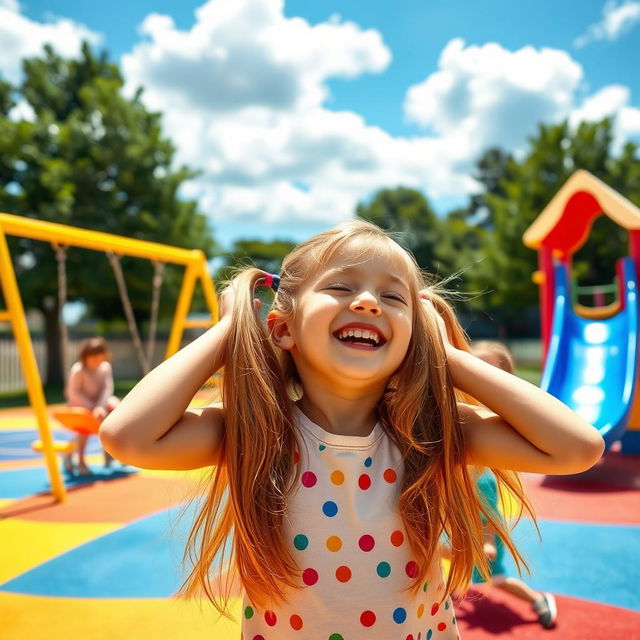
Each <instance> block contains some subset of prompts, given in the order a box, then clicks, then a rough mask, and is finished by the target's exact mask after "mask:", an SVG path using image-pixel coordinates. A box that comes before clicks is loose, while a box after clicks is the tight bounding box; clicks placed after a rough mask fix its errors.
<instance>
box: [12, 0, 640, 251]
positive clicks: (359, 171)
mask: <svg viewBox="0 0 640 640" xmlns="http://www.w3.org/2000/svg"><path fill="white" fill-rule="evenodd" d="M3 15H4V18H5V19H4V20H3ZM639 35H640V2H639V1H636V0H620V1H613V0H610V1H608V2H603V1H593V0H583V1H581V2H560V3H559V2H557V0H556V1H555V2H551V1H550V0H538V1H537V2H533V1H530V0H521V1H519V2H504V1H503V2H498V1H496V0H485V2H482V3H478V2H471V1H468V0H457V1H456V0H452V1H449V2H444V1H439V2H432V1H428V0H422V1H419V0H407V1H405V2H402V3H392V2H388V1H385V2H382V1H380V0H376V1H369V2H363V1H360V2H356V1H354V0H342V1H341V2H336V1H335V0H326V1H325V2H322V3H320V2H310V1H308V0H290V1H287V2H285V3H284V4H283V3H282V2H279V1H278V0H212V2H209V3H207V4H206V5H205V3H203V2H192V1H191V0H183V1H182V2H180V3H176V2H169V1H168V0H156V1H155V2H147V1H146V0H144V1H138V2H135V3H131V2H124V1H121V0H112V1H111V2H108V3H93V2H86V0H85V1H84V2H79V1H77V0H66V1H61V0H55V1H49V2H40V1H37V0H29V1H24V2H22V3H20V4H18V3H17V2H16V1H15V0H0V49H4V50H5V52H6V51H7V49H8V48H9V47H10V50H11V52H12V54H13V55H12V56H9V55H7V54H2V53H0V72H1V73H3V75H5V76H7V77H12V76H13V77H16V74H17V73H18V71H17V66H16V56H15V52H19V53H23V54H24V55H31V54H32V51H33V47H34V46H35V45H36V44H41V42H43V41H44V40H45V39H50V40H51V41H53V42H54V45H56V46H58V48H60V49H61V50H63V51H64V52H66V53H69V54H70V55H71V54H72V53H73V51H74V47H75V48H76V50H77V45H78V42H79V41H80V39H81V38H82V37H89V38H90V39H91V40H92V41H93V42H94V43H95V44H96V45H98V46H101V47H104V48H106V49H107V50H108V51H109V52H110V54H111V56H112V57H113V58H114V59H116V60H118V61H119V62H121V64H122V68H123V72H124V76H125V79H126V81H127V90H128V91H132V90H133V89H134V88H135V86H137V85H138V84H143V85H144V86H145V87H146V88H147V91H146V94H145V95H146V100H147V101H148V105H149V107H150V108H153V109H160V110H162V111H163V112H164V113H165V132H166V134H167V135H169V136H170V137H172V139H173V140H174V142H175V144H176V147H177V149H178V158H179V160H180V161H184V162H186V163H188V164H189V165H190V166H192V167H194V168H197V169H201V170H202V176H201V178H200V179H198V180H197V181H195V182H194V183H193V184H191V185H188V187H187V189H185V195H186V196H191V197H197V198H198V199H199V200H200V202H201V207H202V209H203V210H204V211H206V212H207V213H208V214H209V215H210V216H211V219H212V224H213V228H214V230H216V233H217V236H218V238H219V240H220V241H221V242H222V243H223V244H224V245H227V246H228V245H229V244H230V243H231V242H232V241H233V240H234V239H235V238H238V237H246V236H253V237H263V238H266V239H268V238H273V237H293V238H295V239H302V238H304V237H307V236H308V235H310V234H311V233H313V232H315V231H318V230H320V229H322V228H326V227H327V226H329V225H330V224H333V223H335V222H337V221H339V220H341V219H344V218H346V217H349V216H350V215H351V214H352V212H353V208H354V206H355V204H356V203H357V202H358V201H361V200H363V199H365V198H367V197H369V196H370V194H371V193H372V192H373V191H375V190H376V189H377V188H379V187H386V186H389V187H393V186H396V185H397V184H405V185H407V186H411V187H415V188H419V189H421V190H422V191H424V192H425V194H426V195H427V196H428V197H429V199H430V200H431V202H432V203H433V204H434V206H435V207H436V209H437V210H439V211H440V212H442V213H444V212H446V211H447V210H448V209H449V208H451V207H453V206H455V205H456V204H459V203H462V202H465V201H466V198H467V197H468V195H469V193H471V192H473V190H474V188H477V185H475V184H474V182H473V180H472V178H471V175H472V170H473V163H474V161H475V159H476V158H477V157H478V155H479V154H480V153H481V152H482V150H483V149H485V148H487V147H488V146H492V145H500V146H502V147H504V148H507V149H509V150H510V151H513V152H515V153H518V152H520V151H522V150H523V149H525V148H526V138H527V136H528V135H531V134H532V133H534V132H535V129H536V125H537V123H538V122H539V121H541V120H542V121H545V122H553V121H559V120H561V119H563V118H569V120H570V121H571V122H573V123H575V124H577V123H578V122H579V121H581V120H589V119H598V118H600V117H603V116H604V115H609V114H614V115H616V116H617V129H616V141H617V142H616V143H617V144H618V145H621V144H622V143H623V142H624V141H625V140H628V139H635V140H638V139H640V74H639V73H638V69H640V44H639V42H640V41H639V39H638V36H639ZM3 44H4V45H5V46H4V47H3V46H2V45H3ZM7 45H9V47H7ZM3 55H4V57H3ZM25 114H26V112H25V111H24V110H22V111H19V112H17V115H16V117H18V116H20V117H24V116H25ZM26 115H28V114H26Z"/></svg>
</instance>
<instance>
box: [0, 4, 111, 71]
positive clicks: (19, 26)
mask: <svg viewBox="0 0 640 640" xmlns="http://www.w3.org/2000/svg"><path fill="white" fill-rule="evenodd" d="M83 40H88V41H89V42H90V43H91V44H94V45H95V44H98V43H99V42H100V40H101V36H100V35H99V34H97V33H95V32H94V31H91V30H90V29H88V28H87V27H85V26H84V25H82V24H78V23H77V22H74V21H73V20H69V19H67V18H59V17H55V18H52V20H51V21H50V22H46V23H42V22H36V21H34V20H30V19H29V18H26V17H25V16H23V15H22V14H21V13H20V7H19V4H18V2H17V1H16V0H0V74H2V76H3V77H4V78H5V79H7V80H9V81H11V82H17V81H18V80H19V78H20V71H21V63H22V59H23V58H25V57H30V56H36V55H39V54H40V53H41V52H42V47H43V45H44V44H46V43H50V44H51V45H53V47H54V48H55V49H56V51H57V52H58V53H60V54H61V55H63V56H75V55H77V54H78V52H79V51H80V44H81V43H82V41H83Z"/></svg>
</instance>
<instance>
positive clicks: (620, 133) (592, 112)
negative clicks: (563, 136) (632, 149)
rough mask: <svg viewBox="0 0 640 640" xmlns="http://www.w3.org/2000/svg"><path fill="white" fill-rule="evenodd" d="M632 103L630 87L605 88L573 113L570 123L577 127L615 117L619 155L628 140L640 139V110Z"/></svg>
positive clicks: (615, 136)
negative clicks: (584, 123) (581, 123)
mask: <svg viewBox="0 0 640 640" xmlns="http://www.w3.org/2000/svg"><path fill="white" fill-rule="evenodd" d="M630 102H631V92H630V91H629V88H628V87H624V86H622V85H610V86H608V87H603V88H602V89H600V91H598V92H597V93H595V94H593V95H592V96H589V97H588V98H587V99H586V100H585V101H584V102H583V103H582V105H581V106H580V107H579V108H577V109H574V110H573V111H572V112H571V116H570V119H569V122H570V123H571V124H572V125H573V126H576V125H578V124H579V123H580V122H596V121H598V120H602V119H603V118H606V117H607V116H614V118H615V121H614V129H613V135H614V140H613V150H614V153H617V152H619V151H620V149H621V148H622V147H623V145H624V144H625V143H626V142H627V141H628V140H630V139H633V138H635V139H640V109H638V108H637V107H633V106H631V104H630Z"/></svg>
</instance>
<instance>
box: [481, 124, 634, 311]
mask: <svg viewBox="0 0 640 640" xmlns="http://www.w3.org/2000/svg"><path fill="white" fill-rule="evenodd" d="M612 142H613V136H612V121H611V120H610V119H605V120H603V121H601V122H596V123H582V124H580V125H579V126H578V128H577V129H576V130H572V129H571V128H570V127H569V125H568V123H566V122H564V123H561V124H558V125H540V127H539V130H538V134H537V136H535V137H534V138H532V139H530V141H529V151H528V153H527V155H526V156H525V157H524V158H522V159H521V160H516V159H513V158H508V159H506V157H505V162H504V164H503V166H502V176H501V177H500V179H499V180H498V181H497V182H496V183H495V186H494V188H493V191H489V190H487V191H486V192H485V194H484V202H485V205H486V207H487V209H488V211H487V213H486V217H487V220H489V221H490V222H489V223H488V224H486V225H485V226H488V227H489V228H490V229H491V232H490V233H488V234H486V235H485V236H484V243H483V246H482V247H481V250H480V252H479V254H480V255H479V258H481V261H480V262H479V263H478V264H477V265H475V266H474V268H473V270H472V272H470V273H469V281H470V284H471V286H472V287H474V288H476V289H479V290H482V289H486V290H489V291H490V293H488V294H487V296H485V297H483V298H480V299H478V300H477V301H476V304H477V305H478V306H484V307H485V308H486V307H492V308H495V307H503V308H504V307H509V308H511V309H512V310H516V311H517V310H518V309H524V308H527V307H531V306H535V305H537V303H538V291H537V287H536V286H535V285H534V284H533V283H532V281H531V274H532V273H533V272H534V271H535V270H536V269H537V256H536V252H535V251H532V250H531V249H528V248H526V247H525V246H524V245H523V243H522V235H523V234H524V232H525V231H526V229H527V228H528V227H529V225H531V223H532V222H533V221H534V220H535V219H536V218H537V216H538V215H539V214H540V212H541V211H542V210H543V209H544V207H545V206H546V205H547V204H548V203H549V201H550V200H551V199H552V198H553V197H554V196H555V194H556V193H557V192H558V190H559V189H560V187H561V186H562V185H563V184H564V182H565V181H566V180H567V179H568V178H569V177H570V176H571V174H572V173H573V172H574V171H576V170H577V169H586V170H587V171H589V172H591V173H592V174H594V175H595V176H596V177H598V178H600V179H601V180H603V181H604V182H605V183H606V184H608V185H609V186H610V187H612V188H613V189H615V190H616V191H618V192H620V193H621V194H622V195H623V196H625V197H626V198H628V199H629V200H631V201H632V202H635V203H636V204H638V203H640V158H639V157H638V153H637V146H636V145H634V144H632V143H629V144H627V146H626V147H625V148H624V150H623V152H622V153H621V154H620V155H615V154H614V153H613V149H612ZM614 227H615V225H612V223H608V222H606V223H602V224H600V223H599V224H598V225H595V226H594V228H593V230H592V234H591V236H590V240H589V242H588V244H587V245H586V246H585V248H584V249H583V250H582V251H581V252H580V253H579V254H578V255H577V256H576V261H575V267H576V270H577V273H579V274H583V275H584V276H585V277H586V278H587V280H589V281H591V282H592V283H594V284H596V282H595V281H596V280H597V281H598V282H597V283H598V284H604V283H603V282H602V277H603V275H602V274H603V273H605V272H606V271H610V269H608V268H606V269H605V266H604V265H605V264H608V263H609V262H610V261H612V260H613V259H614V258H615V257H616V256H617V255H622V254H623V253H624V252H625V248H624V243H625V238H626V233H625V232H624V231H621V230H619V229H614Z"/></svg>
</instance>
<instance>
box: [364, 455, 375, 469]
mask: <svg viewBox="0 0 640 640" xmlns="http://www.w3.org/2000/svg"><path fill="white" fill-rule="evenodd" d="M372 462H373V460H372V459H371V456H369V457H368V458H367V459H366V460H365V461H364V466H365V467H370V466H371V464H372Z"/></svg>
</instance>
